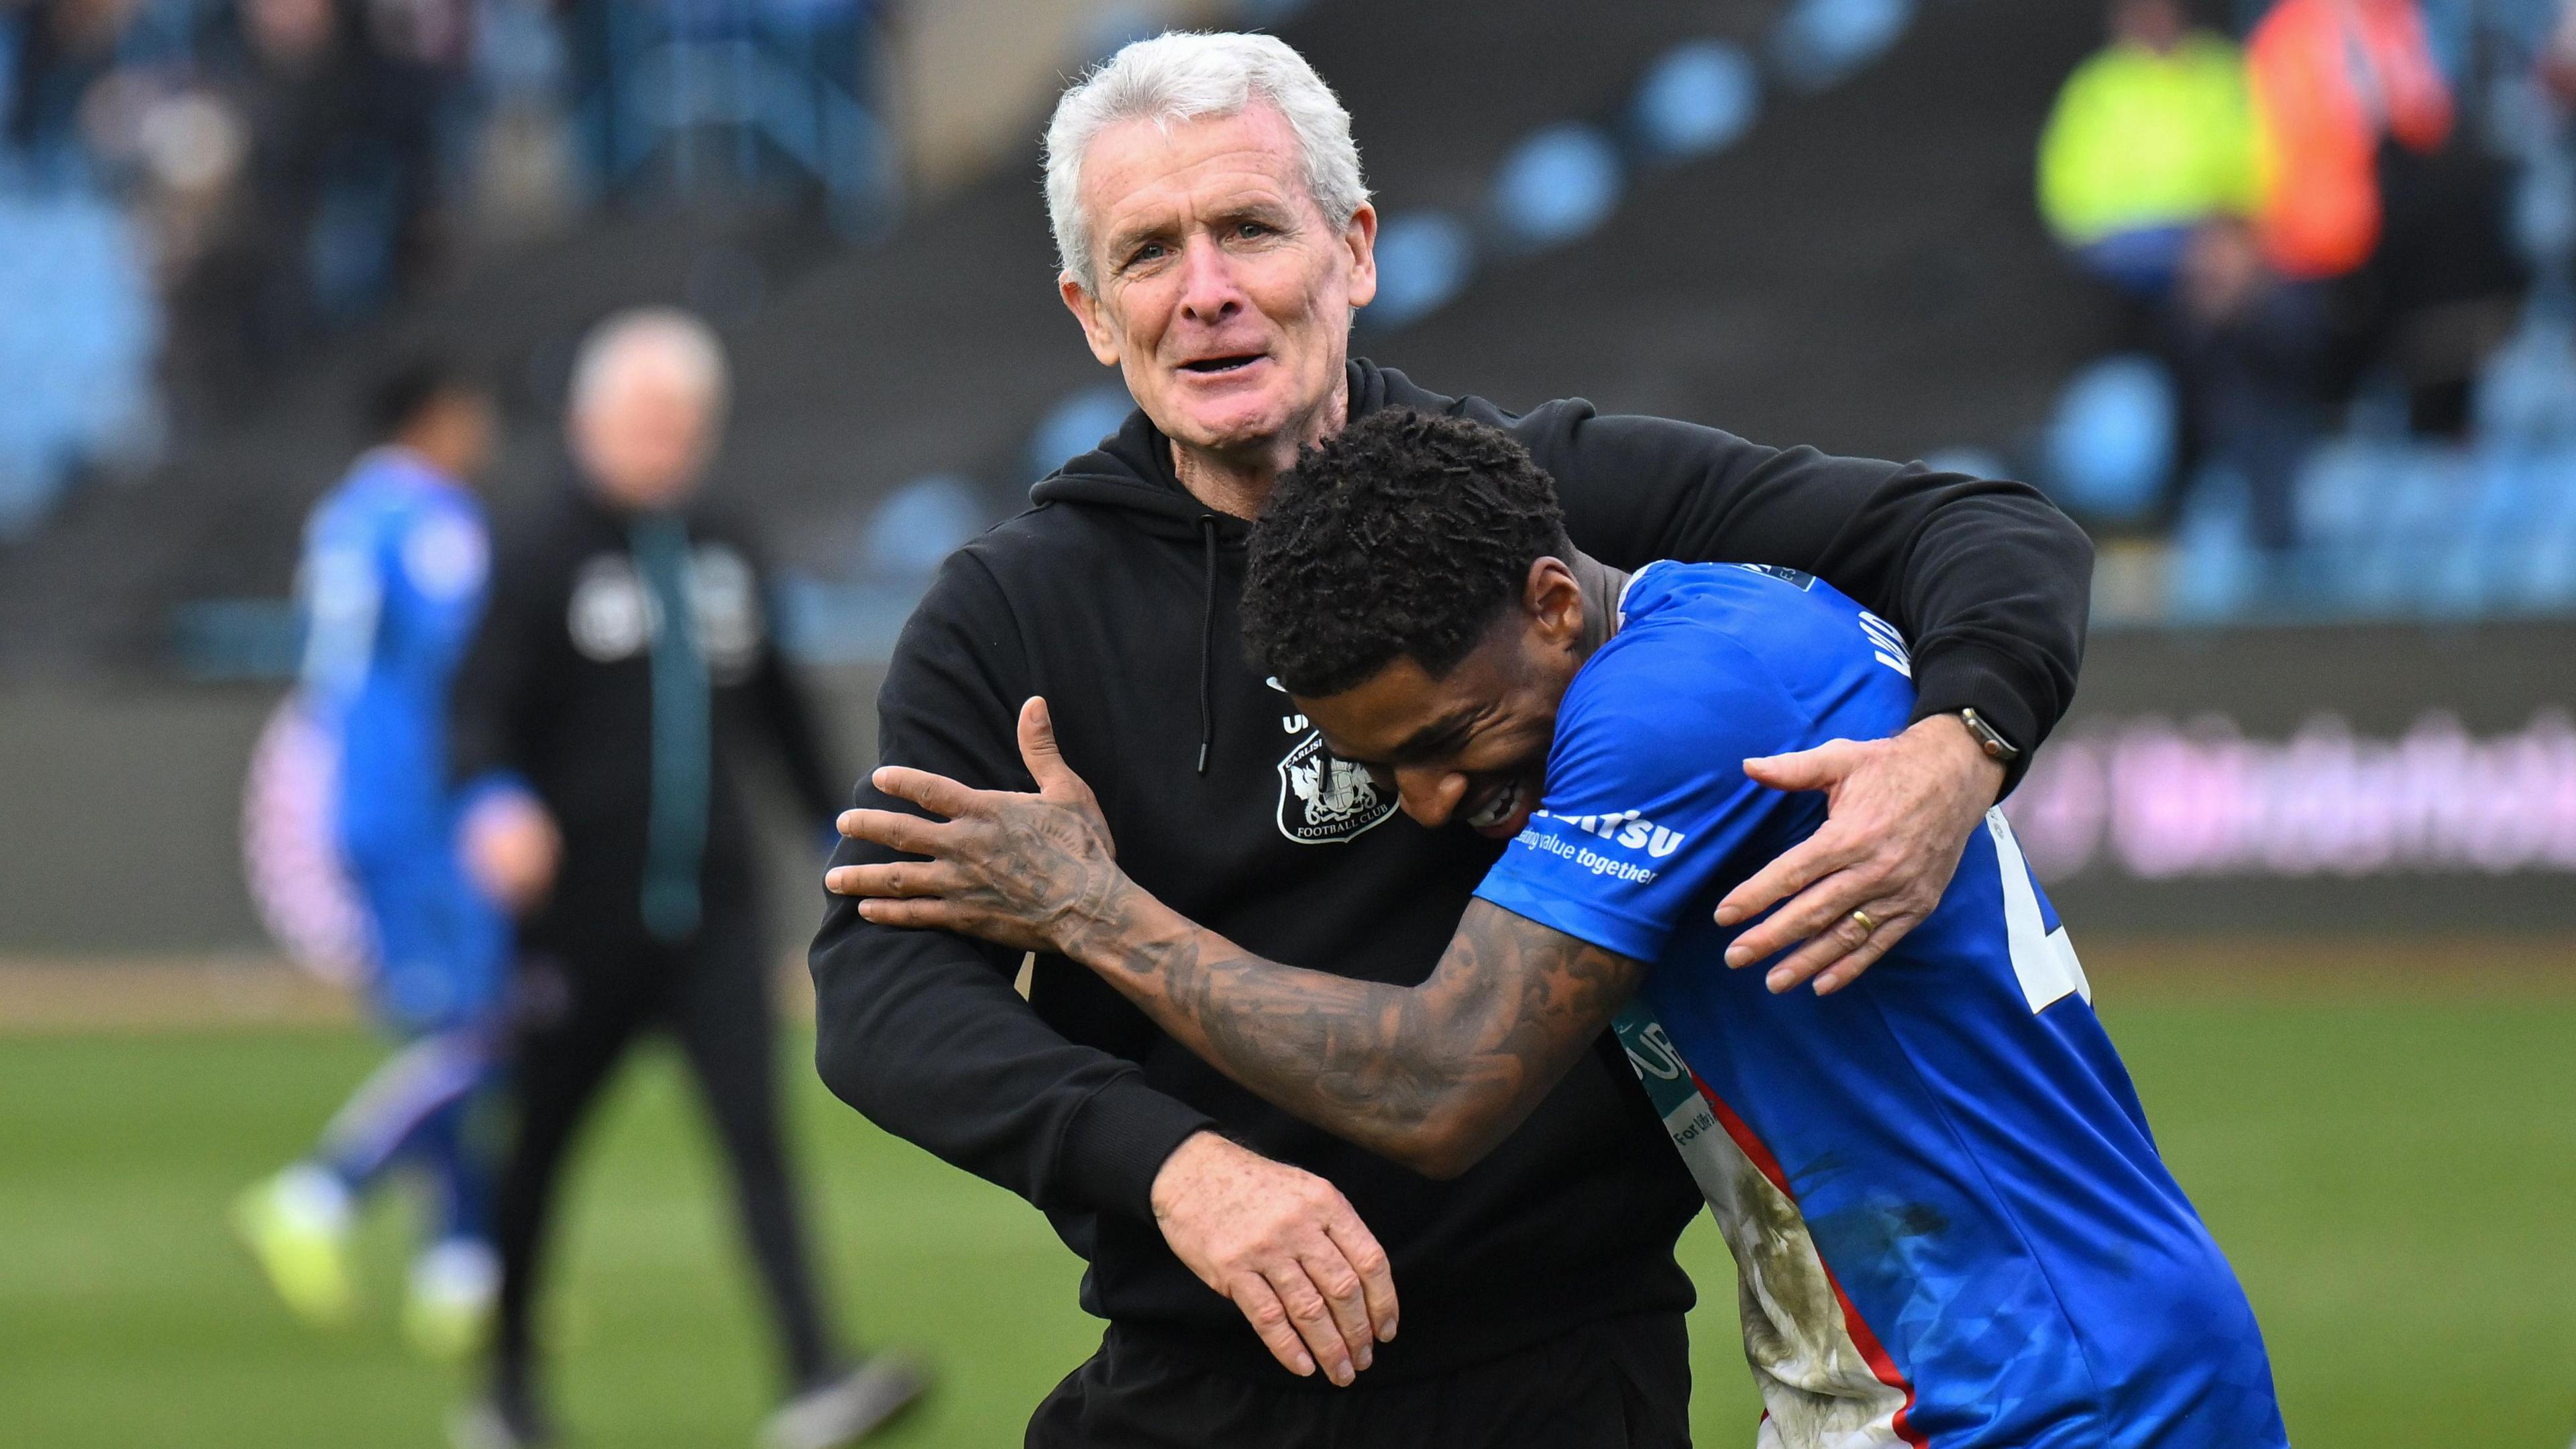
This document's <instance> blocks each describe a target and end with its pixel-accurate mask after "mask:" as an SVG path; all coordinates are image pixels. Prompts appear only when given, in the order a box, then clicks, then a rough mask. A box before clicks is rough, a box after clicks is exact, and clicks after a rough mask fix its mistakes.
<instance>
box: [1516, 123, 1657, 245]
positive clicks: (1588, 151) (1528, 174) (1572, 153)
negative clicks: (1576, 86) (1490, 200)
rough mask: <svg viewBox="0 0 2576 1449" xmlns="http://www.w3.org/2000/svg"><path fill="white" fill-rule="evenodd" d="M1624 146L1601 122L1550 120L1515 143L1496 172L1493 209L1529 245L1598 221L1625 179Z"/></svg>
mask: <svg viewBox="0 0 2576 1449" xmlns="http://www.w3.org/2000/svg"><path fill="white" fill-rule="evenodd" d="M1621 173H1622V168H1621V166H1620V162H1619V148H1618V147H1617V146H1615V145H1613V144H1611V141H1610V138H1609V137H1608V136H1607V135H1605V134H1603V133H1602V131H1601V129H1600V128H1599V127H1597V126H1588V125H1581V124H1576V123H1573V122H1567V123H1564V124H1560V125H1554V126H1548V127H1546V128H1544V129H1542V130H1540V131H1538V132H1536V133H1535V134H1533V135H1531V136H1530V138H1529V139H1527V140H1525V141H1523V142H1521V144H1520V145H1518V146H1516V147H1514V148H1513V150H1512V152H1511V154H1510V155H1508V156H1506V157H1504V158H1503V164H1502V169H1501V170H1500V171H1499V172H1498V173H1497V174H1496V175H1495V177H1494V215H1495V217H1496V218H1497V219H1498V220H1500V221H1501V222H1502V224H1503V225H1504V226H1505V227H1506V228H1508V229H1509V230H1510V231H1511V232H1512V233H1513V235H1515V236H1517V237H1518V238H1520V240H1521V241H1522V242H1524V243H1525V244H1527V245H1530V246H1536V247H1545V246H1554V245H1556V244H1558V243H1560V242H1568V241H1572V240H1573V239H1574V238H1576V237H1579V236H1581V235H1583V234H1584V233H1585V232H1588V231H1590V230H1592V229H1593V228H1594V227H1596V226H1599V225H1600V224H1601V222H1602V220H1603V219H1604V218H1605V217H1607V216H1609V215H1610V212H1611V210H1612V209H1613V208H1615V207H1616V206H1618V204H1619V193H1620V191H1621V189H1622V188H1623V187H1624V185H1625V184H1626V178H1625V177H1624V176H1623V175H1622V174H1621Z"/></svg>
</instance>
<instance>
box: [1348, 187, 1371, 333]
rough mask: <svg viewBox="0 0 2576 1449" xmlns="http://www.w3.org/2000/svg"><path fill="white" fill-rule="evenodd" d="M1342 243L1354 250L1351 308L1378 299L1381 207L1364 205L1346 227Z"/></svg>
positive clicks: (1352, 252) (1352, 215) (1352, 256)
mask: <svg viewBox="0 0 2576 1449" xmlns="http://www.w3.org/2000/svg"><path fill="white" fill-rule="evenodd" d="M1342 244H1343V245H1344V246H1347V247H1349V248H1350V249H1351V306H1353V307H1354V308H1357V307H1365V306H1367V305H1368V304H1369V303H1371V302H1373V301H1375V300H1377V208H1376V207H1374V206H1370V205H1367V204H1366V203H1362V205H1361V206H1360V209H1359V210H1357V211H1354V212H1352V213H1351V223H1350V225H1348V226H1346V227H1344V228H1342Z"/></svg>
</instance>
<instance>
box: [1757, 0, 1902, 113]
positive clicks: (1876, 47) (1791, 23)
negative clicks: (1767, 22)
mask: <svg viewBox="0 0 2576 1449" xmlns="http://www.w3.org/2000/svg"><path fill="white" fill-rule="evenodd" d="M1913 20H1914V0H1796V3H1795V4H1793V5H1791V6H1790V7H1789V9H1788V10H1787V11H1786V12H1785V13H1783V14H1782V15H1781V17H1780V21H1779V24H1778V26H1777V27H1776V28H1774V29H1773V30H1772V32H1771V64H1772V65H1773V66H1774V67H1776V68H1777V69H1778V70H1779V72H1780V74H1781V75H1782V76H1783V77H1784V78H1785V79H1787V81H1788V82H1789V84H1790V85H1792V86H1794V87H1796V88H1797V89H1799V90H1806V91H1813V90H1822V89H1823V88H1825V87H1826V86H1830V85H1832V84H1834V83H1835V82H1836V81H1839V80H1842V79H1843V78H1844V77H1846V76H1849V75H1851V74H1852V73H1853V72H1855V71H1857V70H1859V69H1860V68H1861V67H1863V66H1866V65H1868V64H1869V63H1870V62H1871V61H1874V60H1876V59H1878V58H1879V57H1880V56H1881V55H1884V54H1886V53H1887V51H1888V49H1889V47H1891V46H1893V45H1895V44H1896V42H1897V39H1898V38H1899V37H1900V36H1902V35H1904V34H1905V28H1906V27H1907V26H1908V25H1910V24H1912V23H1913Z"/></svg>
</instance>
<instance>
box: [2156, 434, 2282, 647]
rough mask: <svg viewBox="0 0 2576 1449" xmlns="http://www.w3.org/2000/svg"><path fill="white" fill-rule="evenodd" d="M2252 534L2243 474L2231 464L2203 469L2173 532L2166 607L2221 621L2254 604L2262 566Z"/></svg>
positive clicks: (2181, 618) (2181, 615) (2198, 619)
mask: <svg viewBox="0 0 2576 1449" xmlns="http://www.w3.org/2000/svg"><path fill="white" fill-rule="evenodd" d="M2251 536H2252V519H2251V510H2250V509H2249V508H2248V507H2247V505H2246V500H2245V484H2244V480H2243V479H2241V478H2239V477H2237V475H2236V474H2235V472H2234V471H2233V470H2231V469H2227V468H2221V467H2209V468H2204V469H2202V470H2201V471H2200V473H2199V475H2198V476H2196V477H2195V478H2193V479H2192V483H2191V488H2190V491H2189V492H2188V493H2186V494H2185V495H2184V499H2183V508H2182V520H2181V523H2180V526H2179V527H2178V528H2177V529H2176V530H2175V533H2174V550H2173V563H2172V571H2171V573H2170V574H2169V575H2168V583H2167V600H2168V602H2167V607H2168V608H2169V609H2170V610H2171V611H2172V614H2173V617H2174V619H2175V620H2176V621H2177V622H2181V623H2194V624H2207V623H2219V622H2223V621H2226V620H2229V619H2234V618H2237V617H2239V616H2240V615H2242V614H2243V613H2245V612H2246V611H2247V610H2248V609H2249V608H2250V607H2251V606H2252V605H2253V603H2254V600H2255V597H2256V594H2257V591H2258V589H2259V588H2260V586H2261V582H2262V573H2263V567H2262V560H2261V558H2260V557H2258V556H2257V554H2256V552H2255V549H2254V545H2253V544H2252V543H2251V542H2250V541H2249V540H2250V539H2251Z"/></svg>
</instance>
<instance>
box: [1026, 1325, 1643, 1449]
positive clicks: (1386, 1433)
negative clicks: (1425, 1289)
mask: <svg viewBox="0 0 2576 1449" xmlns="http://www.w3.org/2000/svg"><path fill="white" fill-rule="evenodd" d="M1398 1291H1402V1285H1400V1284H1399V1285H1398ZM1215 1446H1223V1449H1690V1334H1689V1330H1688V1329H1687V1328H1686V1327H1685V1326H1684V1324H1683V1322H1682V1316H1681V1315H1680V1314H1678V1313H1669V1314H1649V1315H1643V1316H1639V1317H1634V1318H1620V1319H1612V1320H1609V1321H1607V1322H1603V1323H1595V1324H1588V1325H1586V1326H1584V1327H1582V1328H1578V1329H1576V1330H1574V1331H1573V1332H1571V1333H1568V1334H1566V1335H1564V1336H1563V1337H1560V1338H1555V1339H1551V1340H1549V1341H1547V1342H1545V1343H1541V1344H1539V1345H1537V1346H1535V1347H1532V1348H1525V1349H1522V1350H1520V1351H1519V1352H1517V1353H1511V1354H1506V1355H1504V1356H1503V1357H1501V1358H1497V1359H1491V1360H1488V1361H1486V1362H1484V1363H1479V1364H1473V1365H1470V1366H1469V1367H1466V1368H1463V1369H1459V1370H1456V1371H1454V1372H1451V1373H1447V1374H1442V1375H1439V1376H1437V1377H1433V1378H1426V1379H1415V1380H1412V1381H1409V1382H1405V1383H1394V1384H1386V1385H1383V1386H1380V1385H1374V1384H1371V1383H1370V1382H1369V1378H1368V1375H1367V1374H1365V1373H1363V1374H1361V1375H1360V1377H1359V1381H1358V1382H1357V1383H1355V1384H1353V1385H1352V1386H1351V1387H1349V1388H1347V1389H1336V1388H1333V1387H1331V1386H1330V1385H1328V1384H1326V1383H1325V1382H1324V1380H1322V1379H1321V1378H1317V1379H1315V1380H1314V1381H1313V1383H1312V1384H1306V1383H1298V1384H1294V1385H1289V1384H1283V1383H1280V1382H1279V1381H1278V1377H1277V1376H1272V1377H1271V1379H1270V1381H1269V1382H1256V1381H1255V1380H1252V1379H1248V1378H1243V1377H1240V1376H1238V1375H1235V1374H1231V1373H1226V1372H1223V1371H1220V1370H1217V1369H1212V1368H1208V1367H1205V1366H1203V1365H1201V1364H1198V1363H1195V1362H1193V1361H1191V1360H1189V1359H1187V1358H1185V1357H1182V1356H1180V1355H1177V1354H1175V1353H1173V1352H1171V1351H1170V1350H1169V1349H1167V1348H1164V1347H1161V1346H1159V1345H1156V1344H1154V1343H1152V1342H1150V1341H1148V1340H1146V1339H1145V1338H1144V1337H1143V1336H1142V1335H1138V1334H1133V1333H1125V1332H1121V1331H1120V1330H1119V1329H1118V1328H1117V1327H1115V1326H1114V1325H1113V1326H1112V1327H1111V1328H1110V1330H1109V1332H1108V1333H1107V1334H1106V1335H1105V1336H1103V1337H1102V1339H1101V1341H1100V1352H1098V1353H1096V1354H1094V1355H1092V1356H1091V1358H1090V1359H1089V1360H1088V1361H1087V1362H1085V1363H1084V1364H1083V1365H1082V1367H1080V1368H1078V1369H1075V1370H1074V1371H1073V1373H1072V1374H1071V1375H1069V1376H1068V1377H1066V1379H1065V1381H1064V1382H1063V1383H1061V1384H1058V1385H1056V1389H1055V1392H1054V1393H1052V1394H1049V1395H1047V1398H1046V1401H1045V1402H1044V1403H1042V1404H1040V1405H1038V1411H1037V1415H1036V1417H1034V1418H1032V1419H1031V1420H1030V1421H1029V1433H1028V1449H1215Z"/></svg>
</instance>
